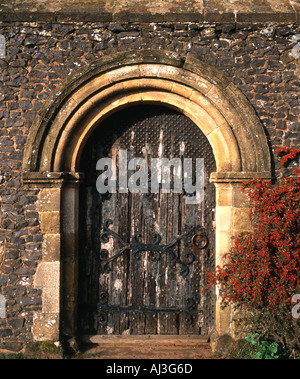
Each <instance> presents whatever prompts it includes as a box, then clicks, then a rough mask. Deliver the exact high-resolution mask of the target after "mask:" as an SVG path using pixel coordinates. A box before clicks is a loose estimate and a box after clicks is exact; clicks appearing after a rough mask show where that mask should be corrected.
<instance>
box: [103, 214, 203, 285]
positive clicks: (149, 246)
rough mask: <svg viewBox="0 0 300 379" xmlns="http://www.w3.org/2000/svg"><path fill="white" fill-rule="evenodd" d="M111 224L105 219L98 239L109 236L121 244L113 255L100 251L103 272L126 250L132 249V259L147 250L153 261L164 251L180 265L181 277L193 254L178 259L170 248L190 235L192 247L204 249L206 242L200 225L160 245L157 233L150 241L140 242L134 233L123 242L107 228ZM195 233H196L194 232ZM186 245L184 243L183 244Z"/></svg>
mask: <svg viewBox="0 0 300 379" xmlns="http://www.w3.org/2000/svg"><path fill="white" fill-rule="evenodd" d="M112 224H113V221H112V220H105V222H104V226H103V229H104V231H103V232H102V233H101V235H100V241H101V242H102V243H108V242H109V237H110V236H111V237H113V238H115V239H116V240H117V241H119V243H120V244H121V245H122V247H121V249H120V250H119V251H118V252H117V253H116V254H114V255H112V256H110V257H109V252H108V250H107V249H102V250H101V251H100V260H101V261H102V269H103V271H104V272H105V273H108V272H110V271H111V268H110V267H109V264H110V263H111V262H112V261H113V260H115V259H117V258H118V257H120V256H121V255H122V254H124V253H125V252H126V251H132V258H133V259H134V260H136V261H137V260H140V259H141V253H142V252H144V251H148V252H151V253H152V260H153V261H157V262H158V261H160V259H161V254H162V253H166V254H168V255H169V256H170V257H171V258H172V259H174V260H175V261H176V263H177V264H179V265H180V266H181V271H180V275H181V276H183V277H186V276H187V275H188V274H189V272H190V270H189V267H188V266H189V265H191V264H192V263H193V262H194V260H195V254H193V253H192V252H185V253H184V254H183V255H184V260H182V259H180V258H179V257H178V256H177V255H176V254H175V253H174V251H173V250H172V248H174V246H176V245H178V243H179V241H181V240H183V239H185V238H187V237H190V236H193V237H192V244H193V246H194V247H197V248H198V249H199V248H200V249H204V248H205V247H206V246H207V244H208V239H207V237H206V234H205V231H204V229H203V228H202V227H201V226H197V227H194V228H192V229H190V230H189V231H188V232H186V233H184V234H182V235H180V236H178V237H176V238H175V239H174V240H173V241H171V242H170V243H168V244H165V245H160V242H161V236H160V235H159V234H153V237H154V238H155V241H154V242H152V243H142V242H140V241H139V240H138V238H141V235H140V234H135V235H134V236H133V237H132V241H131V243H127V242H125V241H124V240H123V239H122V238H121V237H120V236H119V235H118V234H117V233H115V232H114V231H113V230H111V229H109V226H110V225H112ZM195 233H196V234H195ZM200 236H201V238H202V239H203V238H204V237H206V242H205V243H204V244H203V242H202V244H201V245H200V244H199V246H196V243H198V240H199V237H200ZM185 245H186V244H185Z"/></svg>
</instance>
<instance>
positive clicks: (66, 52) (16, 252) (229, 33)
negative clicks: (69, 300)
mask: <svg viewBox="0 0 300 379" xmlns="http://www.w3.org/2000/svg"><path fill="white" fill-rule="evenodd" d="M299 10H300V3H299V1H283V0H281V1H271V0H270V1H267V0H262V1H258V0H249V1H245V2H244V1H238V0H235V1H232V2H227V1H224V2H223V1H216V0H209V1H202V0H195V1H179V2H178V1H162V0H161V1H158V0H156V1H153V2H147V1H141V0H140V1H132V0H127V1H122V2H120V1H109V0H107V1H104V0H98V1H97V0H93V1H85V2H80V1H77V0H76V1H70V0H68V1H67V0H65V1H62V0H57V1H51V2H47V1H42V0H36V1H34V0H26V1H18V0H4V1H2V2H1V4H0V35H1V36H3V37H1V39H0V43H1V44H2V45H1V46H2V47H1V48H0V51H1V52H2V55H1V58H0V294H1V295H3V296H4V297H5V299H6V316H7V317H6V318H0V350H1V349H4V350H9V351H14V352H19V351H22V349H23V348H24V347H25V346H26V344H28V343H30V342H32V340H33V335H32V324H33V317H34V314H35V312H37V311H39V310H40V309H41V306H42V290H41V289H37V288H35V287H34V285H33V281H34V276H35V273H36V270H37V266H38V264H39V262H41V260H42V245H43V234H42V232H41V229H40V220H39V217H38V212H37V200H38V193H39V191H38V190H32V189H28V188H26V187H24V186H23V185H22V180H21V174H22V159H23V150H24V145H25V142H26V138H27V135H28V131H29V129H30V127H31V124H32V122H33V121H34V119H35V117H36V115H37V112H38V111H39V110H40V109H41V107H42V106H43V104H44V103H45V101H46V100H47V98H48V97H49V95H50V94H51V93H52V91H53V90H54V89H55V88H57V87H58V86H59V85H60V84H62V83H63V82H64V80H65V79H66V78H68V77H69V76H70V75H72V74H73V73H74V72H76V70H78V69H79V68H80V67H83V66H85V65H87V64H89V63H90V62H92V61H93V60H95V59H97V58H100V57H103V56H109V55H111V54H113V53H116V52H122V51H130V50H139V49H160V50H166V51H173V52H177V53H180V54H182V55H190V56H193V57H196V58H198V59H200V60H202V61H204V62H205V63H207V64H209V65H211V66H214V67H215V68H217V70H220V71H221V72H222V73H224V75H225V76H227V77H228V78H229V79H230V80H231V81H232V82H233V83H234V84H235V85H236V86H237V87H238V88H239V89H240V90H241V91H242V92H243V93H244V95H245V96H246V97H247V99H248V100H249V101H250V103H251V104H252V106H253V108H254V109H255V111H256V113H257V115H258V116H259V118H260V120H261V123H262V125H263V126H264V129H265V132H266V135H267V137H268V141H269V145H270V149H271V152H272V153H273V174H274V176H275V177H276V176H279V175H280V171H279V164H278V160H277V158H276V157H275V154H274V151H275V149H276V148H277V147H282V146H288V147H295V148H299V146H300V118H299V117H300V106H299V96H300V92H299V89H300V59H299V56H300V53H299V54H298V48H297V45H298V44H299V45H298V46H299V47H300V27H299ZM4 44H5V45H4ZM299 51H300V50H299Z"/></svg>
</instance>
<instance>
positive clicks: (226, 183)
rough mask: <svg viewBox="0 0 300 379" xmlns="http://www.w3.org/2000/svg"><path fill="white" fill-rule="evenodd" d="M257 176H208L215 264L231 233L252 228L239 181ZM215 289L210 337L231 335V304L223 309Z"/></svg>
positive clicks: (220, 261)
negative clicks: (211, 187) (213, 208)
mask: <svg viewBox="0 0 300 379" xmlns="http://www.w3.org/2000/svg"><path fill="white" fill-rule="evenodd" d="M259 176H260V175H259V174H258V173H224V174H222V173H213V174H212V176H211V180H212V182H213V183H214V184H215V187H216V266H220V267H222V266H223V265H224V263H225V260H224V255H225V254H226V253H228V252H229V251H230V248H231V245H232V237H234V236H237V235H238V234H240V233H242V232H250V231H251V230H252V226H251V222H250V217H249V216H250V202H249V199H248V197H247V195H246V194H244V193H242V191H241V189H242V183H243V182H246V181H249V180H251V179H253V178H254V177H259ZM264 179H269V177H268V178H264ZM216 291H217V303H216V335H215V336H214V337H213V340H217V339H218V337H220V336H224V335H227V336H228V335H229V336H231V337H233V338H234V337H235V336H236V327H235V323H234V314H233V310H232V307H231V306H228V307H226V308H224V309H223V308H222V307H221V301H220V300H221V299H220V296H219V293H218V292H219V291H218V288H216Z"/></svg>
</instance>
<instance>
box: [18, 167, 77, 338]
mask: <svg viewBox="0 0 300 379" xmlns="http://www.w3.org/2000/svg"><path fill="white" fill-rule="evenodd" d="M79 177H80V175H79V174H76V173H75V174H72V175H70V174H65V173H51V174H50V173H49V174H42V173H30V174H25V175H24V176H23V183H24V184H25V185H27V186H30V187H34V188H35V189H39V190H40V192H39V195H38V202H37V212H38V213H39V220H40V228H41V233H42V234H43V258H42V261H41V262H40V263H39V265H38V267H37V271H36V274H35V278H34V286H35V288H37V289H41V290H42V311H41V312H37V313H36V314H35V316H34V320H33V328H32V334H33V338H34V340H35V341H53V342H55V341H59V339H60V336H61V332H62V330H61V321H62V304H63V302H62V293H63V291H62V284H63V280H62V278H63V276H65V275H68V283H69V281H70V286H69V291H70V293H69V294H68V296H67V299H68V301H67V305H66V306H69V303H70V299H72V301H71V302H72V304H74V299H75V294H74V291H75V290H74V289H75V288H76V286H75V284H74V280H75V277H76V270H75V266H76V263H75V262H76V252H77V243H76V236H77V228H76V225H77V219H78V216H77V213H76V212H77V209H78V202H77V199H78V195H77V193H78V190H77V189H78V183H79V182H80V180H79ZM63 263H65V266H66V267H67V269H64V267H63ZM73 308H74V306H73ZM73 308H72V311H73V313H74V310H73ZM73 316H74V315H73Z"/></svg>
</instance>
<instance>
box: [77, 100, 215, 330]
mask: <svg viewBox="0 0 300 379" xmlns="http://www.w3.org/2000/svg"><path fill="white" fill-rule="evenodd" d="M120 150H123V151H126V152H127V159H128V161H129V160H130V159H132V158H133V157H140V158H144V160H145V162H147V164H148V167H149V172H150V166H151V162H152V161H151V159H152V158H161V157H167V158H169V159H172V158H174V157H177V158H180V159H181V160H182V161H183V159H184V158H193V159H194V160H195V159H196V158H203V159H204V168H205V170H204V173H205V175H204V177H205V179H204V185H205V187H204V188H205V191H204V200H203V201H202V202H201V203H199V204H189V201H188V196H190V197H191V195H192V194H187V193H186V192H185V191H184V190H183V191H181V193H178V191H175V190H174V188H173V187H172V182H171V189H170V191H169V192H168V193H165V192H167V191H163V190H162V189H161V188H160V189H159V193H155V194H153V193H151V190H149V193H132V192H131V191H127V193H122V192H124V191H120V189H119V186H118V184H119V183H118V182H117V185H116V192H115V193H106V194H103V193H102V194H101V193H99V190H97V188H96V181H97V179H98V178H99V175H100V174H101V172H102V171H97V170H96V165H97V162H98V161H99V159H100V158H103V157H110V158H112V159H113V160H114V162H116V167H117V168H119V165H120V162H119V161H118V159H119V152H120ZM81 166H82V167H81V170H82V171H83V172H85V174H86V179H85V182H84V184H83V185H82V188H81V194H80V198H81V200H80V204H81V206H80V245H79V250H80V254H79V325H80V330H81V332H82V333H83V334H89V335H91V334H92V335H93V334H101V335H110V334H114V335H120V334H134V335H138V334H165V335H170V334H171V335H175V334H207V333H208V332H209V330H210V328H211V327H212V325H213V324H214V302H215V300H214V298H213V294H212V292H209V293H207V294H203V293H202V289H203V285H204V268H205V267H207V268H208V269H212V268H213V267H214V208H215V191H214V185H213V184H211V183H210V182H209V176H210V173H211V172H212V171H215V161H214V156H213V153H212V149H211V147H210V145H209V143H208V141H207V139H206V137H205V136H204V135H203V134H202V132H201V131H200V129H199V128H198V127H197V126H196V125H195V124H194V123H193V122H192V121H191V120H190V119H189V118H187V117H186V116H184V115H182V114H180V113H177V112H176V111H173V110H171V109H168V108H163V107H158V106H154V105H144V106H135V107H130V108H127V109H125V110H122V111H119V112H118V113H115V114H114V115H112V116H110V117H109V118H108V119H106V120H105V121H104V122H103V123H102V124H101V125H100V126H99V127H98V128H97V130H96V131H95V132H94V133H93V135H92V136H91V137H90V139H89V140H88V142H87V145H86V147H85V150H84V153H83V156H82V160H81ZM171 173H172V170H171ZM132 174H133V172H131V171H130V170H129V171H128V177H130V175H132ZM149 177H150V175H149ZM118 178H119V177H118V176H117V179H118ZM172 178H173V179H174V177H172V175H171V179H172ZM149 183H150V182H149ZM149 189H150V185H149ZM197 232H199V233H202V234H205V236H206V237H203V238H204V239H203V241H204V240H205V238H207V242H208V244H207V246H204V245H203V246H202V247H204V248H202V249H199V248H195V247H194V246H193V244H192V242H191V241H192V237H193V236H194V235H195V234H196V233H197Z"/></svg>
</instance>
